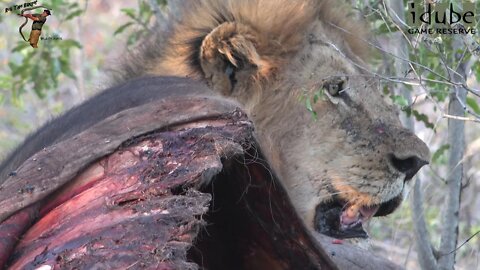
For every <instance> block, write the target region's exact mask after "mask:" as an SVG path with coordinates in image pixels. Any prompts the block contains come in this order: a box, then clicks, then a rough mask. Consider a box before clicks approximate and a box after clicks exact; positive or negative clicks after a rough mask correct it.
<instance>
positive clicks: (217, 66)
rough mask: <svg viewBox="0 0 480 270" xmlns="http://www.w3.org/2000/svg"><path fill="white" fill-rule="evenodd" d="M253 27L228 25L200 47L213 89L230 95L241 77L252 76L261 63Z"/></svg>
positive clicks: (215, 30) (202, 65)
mask: <svg viewBox="0 0 480 270" xmlns="http://www.w3.org/2000/svg"><path fill="white" fill-rule="evenodd" d="M257 37H258V35H257V34H256V33H255V32H254V31H253V30H252V29H250V27H248V26H245V25H242V24H239V23H234V22H226V23H223V24H221V25H220V26H218V27H216V28H215V29H213V30H212V32H210V33H209V34H208V35H207V36H206V37H205V39H204V40H203V42H202V47H201V48H200V64H201V67H202V70H203V72H204V74H205V78H206V79H207V82H208V83H209V84H211V86H212V87H213V88H214V90H216V91H218V92H220V93H222V94H224V95H229V94H231V92H232V90H233V88H234V87H235V83H236V81H237V80H240V79H241V78H238V76H242V77H243V76H245V75H247V76H248V75H253V74H254V73H256V71H257V70H258V68H259V67H260V66H261V64H262V60H261V57H260V56H259V54H258V52H257V49H256V44H257V42H258V40H257Z"/></svg>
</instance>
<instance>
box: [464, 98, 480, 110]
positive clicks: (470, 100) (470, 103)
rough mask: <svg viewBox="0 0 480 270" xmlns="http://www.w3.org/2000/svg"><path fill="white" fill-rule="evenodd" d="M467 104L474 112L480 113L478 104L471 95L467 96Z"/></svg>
mask: <svg viewBox="0 0 480 270" xmlns="http://www.w3.org/2000/svg"><path fill="white" fill-rule="evenodd" d="M467 105H468V107H470V108H471V109H472V110H473V111H474V112H475V113H476V114H480V106H479V105H478V102H477V101H476V100H475V99H474V98H472V97H467Z"/></svg>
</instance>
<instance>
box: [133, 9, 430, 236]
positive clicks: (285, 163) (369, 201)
mask: <svg viewBox="0 0 480 270" xmlns="http://www.w3.org/2000/svg"><path fill="white" fill-rule="evenodd" d="M183 3H184V5H183V8H181V9H180V14H179V16H178V17H177V21H176V22H173V23H171V24H170V25H169V26H168V27H167V28H168V29H169V31H164V32H162V33H160V35H159V38H158V39H157V41H156V42H154V43H153V44H150V45H147V46H145V50H144V51H143V53H141V54H139V55H137V56H136V59H142V60H141V61H140V62H138V61H137V62H133V63H132V62H130V63H129V65H127V66H126V68H125V71H126V72H125V74H129V75H128V76H139V75H142V74H155V75H170V76H188V77H194V78H196V79H199V80H202V81H205V82H206V83H207V84H208V85H209V86H210V87H211V88H212V89H213V90H215V91H216V92H218V93H220V94H222V95H224V96H227V97H231V98H233V99H235V100H237V101H239V102H240V103H241V104H243V106H244V109H245V110H246V111H247V113H248V115H249V117H250V119H252V120H253V122H254V125H255V128H256V136H257V140H258V142H259V144H260V146H261V148H262V150H263V151H264V152H265V154H266V156H267V159H268V162H269V163H270V164H271V166H272V167H273V169H274V171H275V173H276V174H277V175H278V177H279V178H280V180H281V181H282V183H283V185H284V186H285V188H286V189H287V191H288V193H289V196H290V197H291V200H292V202H293V204H294V206H295V207H296V209H297V210H298V212H299V214H300V215H301V217H302V218H303V219H304V221H305V222H306V224H307V226H308V227H310V228H313V229H315V230H316V231H319V232H322V233H324V234H328V235H331V236H334V237H339V238H348V237H366V233H365V232H364V230H363V228H362V223H364V222H365V221H367V220H368V219H369V218H371V217H372V216H383V215H387V214H389V213H391V212H392V211H394V210H395V208H397V206H398V205H399V204H400V202H401V200H402V191H403V190H404V186H405V184H406V183H407V182H408V181H409V180H410V179H412V177H413V176H414V175H415V174H416V173H417V171H418V170H419V169H420V168H421V167H422V166H423V165H425V164H427V163H428V160H429V150H428V148H427V146H426V145H425V144H424V143H423V142H422V141H421V140H420V139H419V138H417V137H416V136H415V135H414V134H412V133H411V132H410V131H408V130H407V129H405V128H403V127H402V126H401V124H400V122H399V119H398V116H397V114H396V109H395V108H394V107H393V106H392V105H391V104H389V103H388V102H387V100H386V99H388V98H385V97H384V96H383V95H382V93H381V92H380V91H379V89H378V88H379V87H378V84H377V82H376V78H374V77H373V76H371V74H370V73H368V72H367V69H366V68H365V67H364V66H365V65H364V62H363V59H365V58H366V55H367V53H366V51H367V48H366V47H367V46H366V44H365V42H363V41H362V40H361V39H362V38H366V35H365V31H364V30H363V27H362V24H359V23H358V22H357V21H355V20H353V19H352V16H351V14H348V13H347V12H346V11H345V9H344V8H343V7H342V5H341V3H339V1H333V0H302V1H300V0H299V1H290V0H274V1H273V0H202V1H185V2H183ZM177 15H178V14H177ZM159 41H160V42H159ZM139 56H143V57H140V58H139ZM145 66H146V68H144V67H145ZM142 67H143V68H142ZM128 76H127V77H128ZM319 89H323V92H324V94H325V96H326V98H325V100H319V101H318V102H317V103H316V104H314V106H313V109H314V110H315V112H316V113H317V115H318V121H314V120H313V119H312V115H311V112H309V111H308V110H307V109H306V107H305V105H304V103H302V102H299V97H302V96H305V95H306V96H307V97H312V96H313V93H314V92H315V91H318V90H319Z"/></svg>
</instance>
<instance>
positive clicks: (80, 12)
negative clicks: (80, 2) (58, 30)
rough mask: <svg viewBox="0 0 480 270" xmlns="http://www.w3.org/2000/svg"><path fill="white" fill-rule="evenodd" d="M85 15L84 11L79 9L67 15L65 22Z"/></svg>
mask: <svg viewBox="0 0 480 270" xmlns="http://www.w3.org/2000/svg"><path fill="white" fill-rule="evenodd" d="M82 13H83V10H81V9H79V10H76V11H74V12H72V13H70V14H68V15H67V17H66V18H65V21H68V20H71V19H73V18H75V17H77V16H80V15H81V14H82Z"/></svg>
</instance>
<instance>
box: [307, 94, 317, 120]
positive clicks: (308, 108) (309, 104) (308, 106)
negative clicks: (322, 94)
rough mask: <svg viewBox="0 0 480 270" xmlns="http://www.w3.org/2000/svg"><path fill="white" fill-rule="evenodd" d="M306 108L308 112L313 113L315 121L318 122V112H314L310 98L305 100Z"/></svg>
mask: <svg viewBox="0 0 480 270" xmlns="http://www.w3.org/2000/svg"><path fill="white" fill-rule="evenodd" d="M305 106H306V107H307V110H308V111H309V112H311V113H312V117H313V119H314V120H315V121H316V120H317V112H316V111H314V110H313V107H312V103H311V101H310V98H308V97H307V98H306V99H305Z"/></svg>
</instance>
